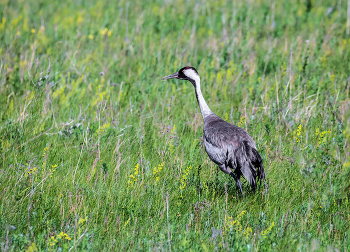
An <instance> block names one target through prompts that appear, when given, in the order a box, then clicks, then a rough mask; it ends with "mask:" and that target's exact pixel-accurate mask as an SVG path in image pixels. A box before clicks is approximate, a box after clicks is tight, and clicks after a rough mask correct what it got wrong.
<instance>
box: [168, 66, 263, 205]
mask: <svg viewBox="0 0 350 252" xmlns="http://www.w3.org/2000/svg"><path fill="white" fill-rule="evenodd" d="M173 78H175V79H179V80H188V81H189V82H191V83H192V85H193V86H194V89H195V92H196V98H197V101H198V105H199V108H200V110H201V114H202V117H203V121H204V128H203V140H204V147H205V151H206V152H207V154H208V156H209V158H210V159H211V160H212V161H213V162H214V163H215V164H217V165H218V167H219V168H220V170H221V171H223V172H224V173H226V174H228V175H230V176H232V177H233V178H234V180H235V181H236V185H237V188H239V190H240V191H241V193H242V196H243V198H244V194H243V190H242V183H241V181H240V178H241V176H242V175H243V176H244V177H245V178H246V179H247V180H248V182H249V184H250V186H251V188H252V191H253V192H255V190H256V187H257V183H256V181H257V179H259V180H260V183H261V180H263V181H264V186H265V191H266V192H267V189H268V186H267V184H266V180H265V176H266V175H265V171H264V166H263V161H262V158H261V156H260V154H259V152H258V151H257V148H256V145H255V142H254V140H253V138H252V137H251V136H250V135H249V133H248V132H247V131H245V130H244V129H242V128H240V127H238V126H236V125H232V124H230V123H228V122H226V121H224V120H223V119H221V118H220V117H219V116H217V115H215V114H214V113H213V112H212V111H211V110H210V108H209V106H208V104H207V103H206V102H205V100H204V97H203V95H202V92H201V88H200V77H199V74H198V72H197V70H196V69H195V68H194V67H189V66H187V67H183V68H181V69H180V70H179V71H178V72H176V73H174V74H171V75H167V76H165V77H163V78H162V80H167V79H173Z"/></svg>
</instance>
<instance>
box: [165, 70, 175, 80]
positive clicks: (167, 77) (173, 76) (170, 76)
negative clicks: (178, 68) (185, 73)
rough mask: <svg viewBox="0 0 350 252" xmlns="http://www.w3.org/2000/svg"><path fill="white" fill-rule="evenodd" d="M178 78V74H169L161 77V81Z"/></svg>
mask: <svg viewBox="0 0 350 252" xmlns="http://www.w3.org/2000/svg"><path fill="white" fill-rule="evenodd" d="M178 76H179V73H178V72H176V73H173V74H170V75H167V76H165V77H163V78H162V80H167V79H173V78H177V77H178Z"/></svg>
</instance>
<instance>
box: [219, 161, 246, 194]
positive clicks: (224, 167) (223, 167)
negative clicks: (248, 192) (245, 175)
mask: <svg viewBox="0 0 350 252" xmlns="http://www.w3.org/2000/svg"><path fill="white" fill-rule="evenodd" d="M219 168H220V170H221V171H223V172H224V173H226V174H228V175H230V176H232V177H233V178H234V179H235V181H236V185H237V189H239V190H240V191H241V193H242V196H243V199H244V194H243V189H242V183H241V181H240V180H239V179H240V177H241V174H236V173H233V172H232V170H231V168H230V167H228V166H227V165H225V164H221V165H219ZM237 193H238V191H237ZM237 197H238V195H237Z"/></svg>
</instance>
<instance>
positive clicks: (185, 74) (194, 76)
mask: <svg viewBox="0 0 350 252" xmlns="http://www.w3.org/2000/svg"><path fill="white" fill-rule="evenodd" d="M173 78H175V79H179V80H188V81H190V82H191V83H192V84H193V85H196V83H198V82H199V80H200V78H199V74H198V72H197V70H196V69H195V68H194V67H189V66H188V67H183V68H181V69H180V70H179V71H178V72H176V73H174V74H170V75H168V76H165V77H163V78H162V80H167V79H173Z"/></svg>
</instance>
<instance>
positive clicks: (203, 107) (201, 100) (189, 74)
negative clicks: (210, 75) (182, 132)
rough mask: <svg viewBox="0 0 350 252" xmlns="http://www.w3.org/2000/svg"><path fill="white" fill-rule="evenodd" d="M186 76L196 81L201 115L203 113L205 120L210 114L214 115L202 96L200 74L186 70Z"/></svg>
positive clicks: (195, 86)
mask: <svg viewBox="0 0 350 252" xmlns="http://www.w3.org/2000/svg"><path fill="white" fill-rule="evenodd" d="M184 74H185V75H186V76H187V77H189V78H191V79H192V80H194V82H195V85H194V88H195V91H196V96H197V101H198V104H199V108H200V109H201V113H202V117H203V120H204V119H205V118H206V117H207V116H208V115H210V114H213V112H212V111H211V110H210V108H209V107H208V104H207V103H206V102H205V100H204V97H203V95H202V92H201V80H200V78H199V75H198V73H196V72H195V71H194V70H192V69H186V70H185V71H184Z"/></svg>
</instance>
